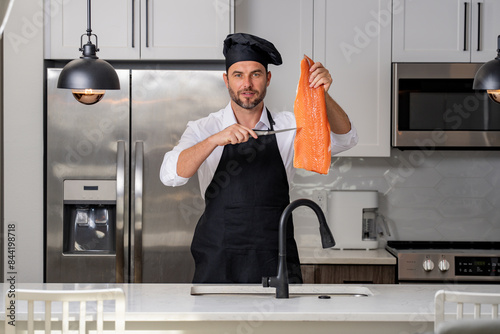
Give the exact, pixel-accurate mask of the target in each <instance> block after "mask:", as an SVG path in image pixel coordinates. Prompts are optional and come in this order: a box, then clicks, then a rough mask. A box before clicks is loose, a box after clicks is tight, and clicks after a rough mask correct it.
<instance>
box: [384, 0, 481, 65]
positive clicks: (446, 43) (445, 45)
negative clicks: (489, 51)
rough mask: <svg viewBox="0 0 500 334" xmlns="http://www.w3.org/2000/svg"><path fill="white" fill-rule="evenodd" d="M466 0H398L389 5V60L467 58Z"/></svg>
mask: <svg viewBox="0 0 500 334" xmlns="http://www.w3.org/2000/svg"><path fill="white" fill-rule="evenodd" d="M470 7H471V1H470V0H440V1H435V0H418V1H413V0H400V1H395V2H394V8H393V15H392V16H393V50H392V61H393V62H470V49H471V45H472V44H474V43H473V41H472V40H471V38H470V37H471V36H470V29H471V23H470V22H471V20H470V15H471V8H470Z"/></svg>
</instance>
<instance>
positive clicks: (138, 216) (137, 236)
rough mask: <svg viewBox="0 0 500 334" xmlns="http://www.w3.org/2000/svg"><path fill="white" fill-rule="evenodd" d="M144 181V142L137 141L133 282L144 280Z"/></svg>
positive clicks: (132, 232)
mask: <svg viewBox="0 0 500 334" xmlns="http://www.w3.org/2000/svg"><path fill="white" fill-rule="evenodd" d="M143 182H144V142H142V141H137V142H136V143H135V171H134V190H133V192H134V203H133V210H134V214H133V219H134V220H133V225H132V228H131V229H130V233H131V236H130V254H131V258H132V259H131V261H130V273H131V283H141V282H142V191H143Z"/></svg>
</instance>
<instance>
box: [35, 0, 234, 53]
mask: <svg viewBox="0 0 500 334" xmlns="http://www.w3.org/2000/svg"><path fill="white" fill-rule="evenodd" d="M46 1H48V2H49V4H50V8H49V9H48V11H49V12H50V14H51V15H48V18H49V19H48V20H49V22H46V34H45V37H46V43H45V46H46V48H45V58H47V59H73V58H76V57H77V56H79V55H80V53H79V51H78V48H79V47H80V36H81V35H82V34H85V33H86V29H87V6H86V1H83V0H82V1H60V0H46ZM233 1H234V0H214V1H206V0H184V1H177V0H100V1H93V2H92V13H91V14H92V15H91V18H92V32H93V33H95V34H96V35H97V36H98V47H99V48H100V49H101V51H100V52H98V54H97V55H98V57H99V58H103V59H208V60H212V59H224V57H223V55H222V43H223V41H224V39H225V38H226V36H227V35H228V34H229V33H231V31H232V21H233V18H232V15H233V8H234V5H233ZM84 38H85V40H84V43H85V42H86V36H85V37H84ZM93 42H94V43H95V40H93Z"/></svg>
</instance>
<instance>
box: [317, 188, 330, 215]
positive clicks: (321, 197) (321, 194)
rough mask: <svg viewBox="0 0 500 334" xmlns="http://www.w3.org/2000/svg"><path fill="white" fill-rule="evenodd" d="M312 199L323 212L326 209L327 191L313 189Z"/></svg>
mask: <svg viewBox="0 0 500 334" xmlns="http://www.w3.org/2000/svg"><path fill="white" fill-rule="evenodd" d="M313 201H314V202H316V204H318V205H319V207H320V208H321V210H323V213H326V211H327V210H328V205H327V201H328V192H327V191H326V190H314V191H313Z"/></svg>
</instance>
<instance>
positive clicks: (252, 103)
mask: <svg viewBox="0 0 500 334" xmlns="http://www.w3.org/2000/svg"><path fill="white" fill-rule="evenodd" d="M266 91H267V87H264V90H263V91H262V92H261V93H260V94H259V95H258V96H257V98H256V99H255V100H254V101H248V102H244V101H243V100H242V99H240V98H239V97H238V95H237V94H235V93H234V91H233V90H232V89H231V88H229V95H230V96H231V100H233V101H234V102H235V103H236V104H237V105H239V106H240V107H242V108H243V109H253V108H255V107H256V106H258V105H259V104H260V103H261V102H262V101H263V100H264V97H266ZM241 92H252V93H258V92H257V91H255V90H249V89H247V90H242V91H241Z"/></svg>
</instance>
